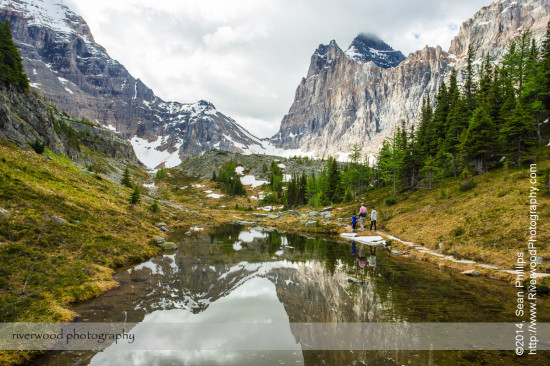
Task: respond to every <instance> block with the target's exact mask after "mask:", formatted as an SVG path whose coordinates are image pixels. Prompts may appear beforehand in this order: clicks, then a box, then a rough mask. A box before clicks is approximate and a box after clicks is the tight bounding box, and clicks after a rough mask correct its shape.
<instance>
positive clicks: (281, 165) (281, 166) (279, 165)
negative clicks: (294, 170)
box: [277, 163, 286, 169]
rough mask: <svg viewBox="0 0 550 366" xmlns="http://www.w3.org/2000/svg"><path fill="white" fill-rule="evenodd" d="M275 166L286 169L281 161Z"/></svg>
mask: <svg viewBox="0 0 550 366" xmlns="http://www.w3.org/2000/svg"><path fill="white" fill-rule="evenodd" d="M277 166H278V167H279V168H281V169H286V165H284V164H283V163H281V164H277Z"/></svg>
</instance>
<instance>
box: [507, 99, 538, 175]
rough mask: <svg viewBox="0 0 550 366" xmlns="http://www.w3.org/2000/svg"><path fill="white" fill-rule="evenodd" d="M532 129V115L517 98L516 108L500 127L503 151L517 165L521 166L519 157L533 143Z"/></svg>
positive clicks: (533, 124)
mask: <svg viewBox="0 0 550 366" xmlns="http://www.w3.org/2000/svg"><path fill="white" fill-rule="evenodd" d="M534 131H535V123H534V122H533V116H532V115H531V114H530V113H529V112H528V110H527V109H526V108H525V106H524V105H523V103H521V98H518V100H517V103H516V108H515V109H514V111H513V113H512V114H511V115H510V116H509V117H508V118H507V119H506V123H505V125H504V126H503V127H502V128H501V129H500V133H501V134H502V135H503V136H504V139H505V144H504V146H505V147H506V148H505V152H506V153H507V154H508V156H509V157H510V158H511V159H512V160H515V161H516V164H517V165H518V166H521V158H522V157H523V156H524V155H525V154H526V152H527V148H529V147H531V146H533V145H534V144H535V141H536V140H535V136H534Z"/></svg>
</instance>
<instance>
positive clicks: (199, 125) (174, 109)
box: [0, 0, 266, 167]
mask: <svg viewBox="0 0 550 366" xmlns="http://www.w3.org/2000/svg"><path fill="white" fill-rule="evenodd" d="M0 19H1V20H4V19H9V21H10V23H11V28H12V32H13V36H14V40H15V42H16V44H17V45H18V46H19V48H20V51H21V55H22V56H23V58H24V66H25V70H26V72H27V75H28V76H29V79H30V81H31V87H32V88H34V89H36V90H39V91H40V92H41V93H42V94H43V95H45V96H46V98H47V99H48V100H50V101H51V102H53V103H54V104H55V105H56V106H58V108H59V109H61V110H62V111H65V112H67V113H68V114H71V115H76V116H78V117H81V118H89V119H90V120H92V121H97V122H98V123H100V124H101V125H104V126H109V127H110V128H111V129H113V130H115V131H116V132H117V133H118V135H119V136H120V137H122V138H124V139H128V140H132V143H133V145H134V147H136V148H137V150H138V151H137V154H138V157H140V159H142V160H144V162H146V164H147V165H148V166H149V167H155V166H158V165H163V164H164V165H168V166H174V165H177V164H178V163H179V162H180V160H181V159H182V158H184V157H187V156H191V155H196V154H200V153H202V152H205V151H208V150H211V149H213V148H219V149H225V150H228V151H233V152H247V148H248V147H251V148H252V149H254V151H256V150H258V151H263V150H265V148H263V147H262V146H263V145H265V144H266V143H265V142H262V141H260V140H259V139H258V138H256V137H254V136H253V135H251V134H250V133H249V132H247V131H246V130H244V129H243V128H242V127H241V126H239V125H238V124H237V123H236V122H235V121H234V120H233V119H231V118H229V117H227V116H225V115H224V114H222V113H221V112H219V111H217V110H216V109H215V108H214V106H213V105H212V104H210V103H208V102H204V101H200V102H198V103H190V104H185V103H178V102H165V101H163V100H162V99H160V98H159V97H157V96H155V94H154V93H153V91H152V90H151V89H149V88H148V87H147V86H146V85H145V84H143V82H141V81H140V80H139V79H135V78H134V77H133V76H132V75H130V73H129V72H128V71H127V70H126V68H125V67H124V66H123V65H121V64H120V63H119V62H117V61H116V60H113V59H112V58H111V57H109V55H108V54H107V52H106V50H105V49H104V48H103V47H102V46H100V45H98V44H97V43H95V41H94V38H93V35H92V34H91V32H90V29H89V27H88V25H87V24H86V22H85V21H84V19H82V17H80V16H78V15H77V14H75V13H74V12H73V11H72V10H70V9H69V8H68V7H67V6H65V5H64V4H63V2H62V1H60V0H38V1H31V0H0Z"/></svg>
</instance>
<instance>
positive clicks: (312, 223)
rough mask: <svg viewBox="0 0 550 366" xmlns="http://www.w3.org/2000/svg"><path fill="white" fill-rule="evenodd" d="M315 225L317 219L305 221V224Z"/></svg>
mask: <svg viewBox="0 0 550 366" xmlns="http://www.w3.org/2000/svg"><path fill="white" fill-rule="evenodd" d="M315 225H317V221H306V226H315Z"/></svg>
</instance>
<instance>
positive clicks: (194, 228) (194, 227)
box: [189, 226, 204, 231]
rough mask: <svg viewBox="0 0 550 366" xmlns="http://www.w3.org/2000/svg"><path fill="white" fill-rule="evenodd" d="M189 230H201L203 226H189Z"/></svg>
mask: <svg viewBox="0 0 550 366" xmlns="http://www.w3.org/2000/svg"><path fill="white" fill-rule="evenodd" d="M189 230H191V231H203V230H204V228H203V227H198V226H191V227H190V228H189Z"/></svg>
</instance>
